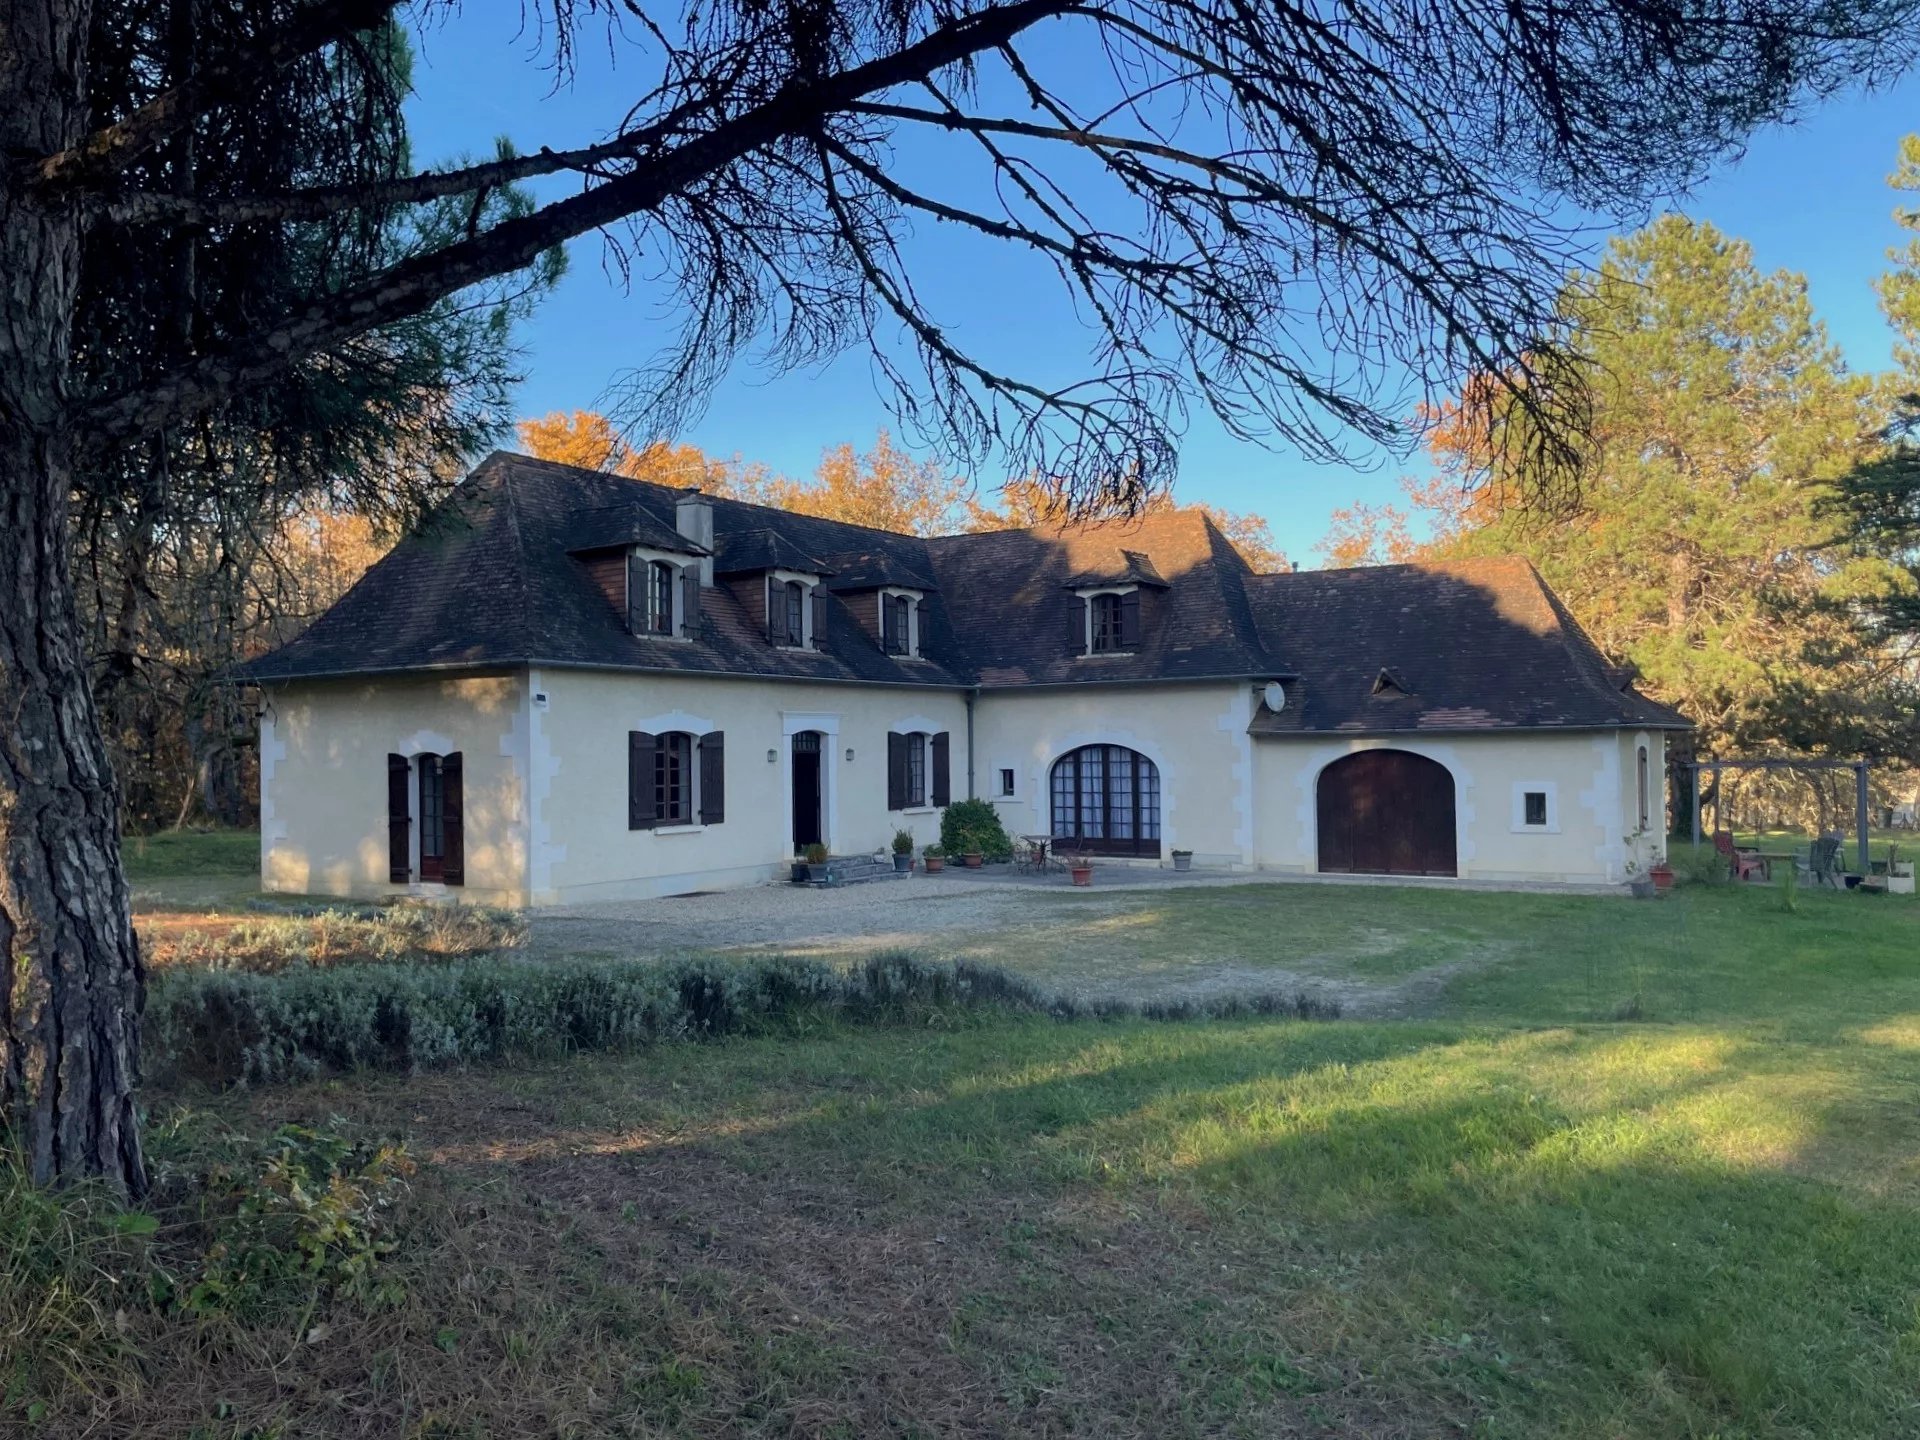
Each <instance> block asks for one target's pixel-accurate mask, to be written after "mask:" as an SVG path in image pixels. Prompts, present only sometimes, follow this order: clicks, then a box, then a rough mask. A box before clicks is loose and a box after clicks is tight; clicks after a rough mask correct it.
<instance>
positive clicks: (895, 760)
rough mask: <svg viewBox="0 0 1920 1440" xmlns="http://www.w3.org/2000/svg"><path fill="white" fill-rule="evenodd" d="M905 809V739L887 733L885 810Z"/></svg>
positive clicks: (890, 732)
mask: <svg viewBox="0 0 1920 1440" xmlns="http://www.w3.org/2000/svg"><path fill="white" fill-rule="evenodd" d="M906 808H907V737H906V736H904V735H900V734H897V733H895V732H894V731H891V730H889V731H888V732H887V809H889V810H904V809H906Z"/></svg>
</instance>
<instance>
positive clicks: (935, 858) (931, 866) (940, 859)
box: [920, 845, 947, 875]
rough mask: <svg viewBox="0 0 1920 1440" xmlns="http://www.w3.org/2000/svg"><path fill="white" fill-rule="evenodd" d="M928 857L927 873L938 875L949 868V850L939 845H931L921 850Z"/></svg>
mask: <svg viewBox="0 0 1920 1440" xmlns="http://www.w3.org/2000/svg"><path fill="white" fill-rule="evenodd" d="M920 853H921V854H922V855H924V856H926V859H927V874H929V875H938V874H939V873H940V872H941V871H942V870H944V869H946V868H947V852H946V851H944V850H942V849H941V848H940V847H939V846H938V845H929V846H927V848H926V849H924V850H922V851H921V852H920Z"/></svg>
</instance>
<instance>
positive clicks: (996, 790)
mask: <svg viewBox="0 0 1920 1440" xmlns="http://www.w3.org/2000/svg"><path fill="white" fill-rule="evenodd" d="M1253 704H1254V688H1253V686H1252V684H1251V683H1241V682H1237V681H1214V682H1210V683H1204V684H1193V685H1151V686H1148V685H1137V686H1136V685H1088V686H1084V687H1082V688H1080V689H1077V690H1065V689H1062V690H1028V691H1014V692H1008V691H989V692H988V693H986V694H985V695H983V696H982V697H981V699H980V703H979V708H978V712H977V714H976V715H975V718H974V737H975V752H976V765H977V775H976V787H977V793H978V794H980V795H981V796H983V797H984V798H986V799H988V800H991V801H992V802H993V804H994V806H995V808H996V809H998V810H999V812H1000V819H1001V821H1002V823H1003V824H1005V825H1006V827H1007V830H1008V832H1009V833H1010V834H1014V835H1043V834H1046V833H1048V831H1049V830H1050V828H1051V814H1050V811H1049V798H1048V790H1047V780H1048V774H1049V772H1050V771H1051V769H1052V766H1053V762H1054V761H1055V760H1057V759H1058V758H1059V757H1060V756H1062V755H1064V754H1066V753H1067V752H1068V751H1069V750H1075V749H1078V748H1079V747H1080V746H1082V745H1096V744H1101V745H1124V746H1126V747H1127V748H1128V749H1130V750H1136V751H1138V752H1140V753H1141V754H1143V755H1145V756H1146V757H1147V758H1148V759H1150V760H1152V761H1153V763H1154V764H1155V765H1156V766H1158V767H1159V770H1160V843H1161V854H1162V858H1163V859H1164V858H1165V856H1166V855H1167V853H1168V852H1170V851H1172V850H1175V849H1181V850H1191V851H1193V852H1194V864H1196V865H1203V866H1215V867H1220V866H1250V865H1252V863H1253V860H1254V823H1253V783H1252V782H1253V741H1252V739H1251V738H1250V737H1249V736H1248V734H1247V724H1248V721H1249V720H1250V719H1251V718H1252V716H1253ZM1002 769H1011V770H1012V771H1013V772H1014V782H1015V793H1014V794H1013V795H1012V796H1010V797H1009V796H1003V795H1001V794H1000V784H999V779H1000V771H1001V770H1002ZM955 793H956V794H958V793H960V792H959V787H958V786H956V789H955ZM1100 863H1102V864H1118V863H1123V862H1119V861H1108V860H1103V861H1101V862H1100ZM1147 863H1152V862H1147Z"/></svg>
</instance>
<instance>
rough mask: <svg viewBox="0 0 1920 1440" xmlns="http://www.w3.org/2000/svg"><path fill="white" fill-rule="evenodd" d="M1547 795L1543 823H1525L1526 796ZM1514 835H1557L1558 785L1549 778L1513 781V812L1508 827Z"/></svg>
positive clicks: (1558, 826) (1558, 811)
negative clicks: (1545, 815)
mask: <svg viewBox="0 0 1920 1440" xmlns="http://www.w3.org/2000/svg"><path fill="white" fill-rule="evenodd" d="M1529 794H1533V795H1545V796H1546V797H1547V819H1546V823H1545V824H1543V825H1529V824H1527V796H1528V795H1529ZM1508 828H1509V829H1511V830H1512V832H1513V833H1514V834H1515V835H1558V834H1559V833H1560V787H1559V786H1558V785H1556V784H1555V783H1554V782H1553V781H1551V780H1516V781H1514V782H1513V812H1512V816H1511V823H1510V825H1509V827H1508Z"/></svg>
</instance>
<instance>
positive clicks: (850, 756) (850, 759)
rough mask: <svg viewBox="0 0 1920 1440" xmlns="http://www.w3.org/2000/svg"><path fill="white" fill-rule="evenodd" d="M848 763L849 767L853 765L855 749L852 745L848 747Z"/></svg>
mask: <svg viewBox="0 0 1920 1440" xmlns="http://www.w3.org/2000/svg"><path fill="white" fill-rule="evenodd" d="M847 763H848V764H849V765H851V764H852V763H853V747H852V746H851V745H849V746H847Z"/></svg>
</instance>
